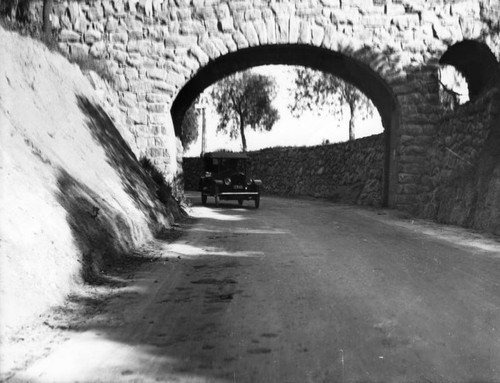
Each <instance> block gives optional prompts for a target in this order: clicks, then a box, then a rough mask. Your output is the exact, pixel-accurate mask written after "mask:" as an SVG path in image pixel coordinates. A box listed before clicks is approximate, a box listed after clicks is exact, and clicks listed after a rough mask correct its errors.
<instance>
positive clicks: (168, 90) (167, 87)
mask: <svg viewBox="0 0 500 383" xmlns="http://www.w3.org/2000/svg"><path fill="white" fill-rule="evenodd" d="M153 88H154V89H157V90H160V91H163V92H165V94H166V95H171V94H173V93H174V92H175V86H174V85H173V84H170V83H168V82H166V81H153ZM149 95H151V94H149Z"/></svg>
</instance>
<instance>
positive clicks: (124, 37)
mask: <svg viewBox="0 0 500 383" xmlns="http://www.w3.org/2000/svg"><path fill="white" fill-rule="evenodd" d="M109 40H110V41H111V42H112V43H122V44H127V42H128V33H127V32H113V33H110V34H109Z"/></svg>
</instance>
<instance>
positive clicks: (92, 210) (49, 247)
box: [0, 28, 173, 341]
mask: <svg viewBox="0 0 500 383" xmlns="http://www.w3.org/2000/svg"><path fill="white" fill-rule="evenodd" d="M0 52H1V54H0V127H1V128H0V134H1V137H0V139H1V157H0V185H1V186H0V188H1V189H0V234H1V237H0V246H1V248H0V294H1V295H0V305H1V307H0V326H1V334H0V335H1V336H2V341H5V340H7V339H8V337H9V336H11V335H12V334H13V333H14V332H15V331H16V330H18V329H19V328H20V327H21V326H22V325H23V324H26V323H29V322H30V321H32V320H34V319H36V318H37V316H38V315H39V314H40V313H42V312H43V311H44V310H46V309H48V308H49V307H50V306H52V305H56V304H59V303H61V302H62V301H63V300H64V298H65V297H66V296H67V295H68V294H69V293H70V292H71V291H72V290H73V289H74V288H76V287H77V286H78V285H79V283H81V282H82V281H84V280H87V281H95V279H96V278H98V275H99V271H100V269H101V268H102V267H105V265H106V263H110V262H113V260H114V259H116V257H119V256H120V255H121V254H123V253H125V252H128V251H131V250H132V249H134V248H137V247H138V246H140V245H142V244H144V243H146V242H147V241H148V240H150V239H151V238H152V237H153V236H154V235H155V233H157V232H158V231H159V230H161V229H162V228H165V227H169V226H170V224H171V223H172V221H173V216H172V213H171V212H169V211H168V209H167V208H165V205H163V204H161V203H160V202H159V201H158V200H157V198H156V195H155V186H154V184H153V183H152V181H151V180H150V179H149V178H148V177H147V176H146V174H145V173H144V171H143V170H142V168H141V167H140V165H139V164H138V162H137V159H136V157H135V155H134V154H133V152H132V151H131V150H130V148H129V146H128V145H127V143H126V142H125V141H124V140H123V138H122V136H121V135H120V133H119V130H121V129H117V126H116V124H117V122H116V123H115V122H114V121H113V120H111V119H110V118H109V116H108V114H106V113H105V112H104V110H103V109H102V107H101V106H100V102H99V97H98V94H97V93H96V91H95V89H94V88H93V87H92V85H91V84H90V83H89V81H88V80H87V78H86V77H85V76H84V75H83V74H82V72H81V71H80V69H79V68H78V67H77V66H75V65H72V64H70V63H69V62H68V61H67V60H66V59H65V58H64V57H62V56H61V55H59V54H56V53H53V52H50V51H49V50H48V49H47V48H46V47H45V46H43V45H42V44H40V43H39V42H36V41H33V40H31V39H28V38H23V37H20V36H18V35H17V34H15V33H10V32H6V31H5V30H3V29H2V28H0ZM118 128H122V127H119V126H118Z"/></svg>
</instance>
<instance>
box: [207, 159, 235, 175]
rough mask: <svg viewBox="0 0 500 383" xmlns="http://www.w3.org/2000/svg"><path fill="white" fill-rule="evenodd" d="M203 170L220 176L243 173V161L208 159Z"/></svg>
mask: <svg viewBox="0 0 500 383" xmlns="http://www.w3.org/2000/svg"><path fill="white" fill-rule="evenodd" d="M205 170H206V171H209V172H212V173H218V174H221V175H230V174H234V173H245V160H244V159H241V158H209V159H207V160H206V162H205Z"/></svg>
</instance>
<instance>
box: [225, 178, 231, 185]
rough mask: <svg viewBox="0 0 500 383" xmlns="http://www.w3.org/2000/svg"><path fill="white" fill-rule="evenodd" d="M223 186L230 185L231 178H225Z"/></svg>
mask: <svg viewBox="0 0 500 383" xmlns="http://www.w3.org/2000/svg"><path fill="white" fill-rule="evenodd" d="M224 185H226V186H229V185H231V178H229V177H228V178H225V179H224Z"/></svg>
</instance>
